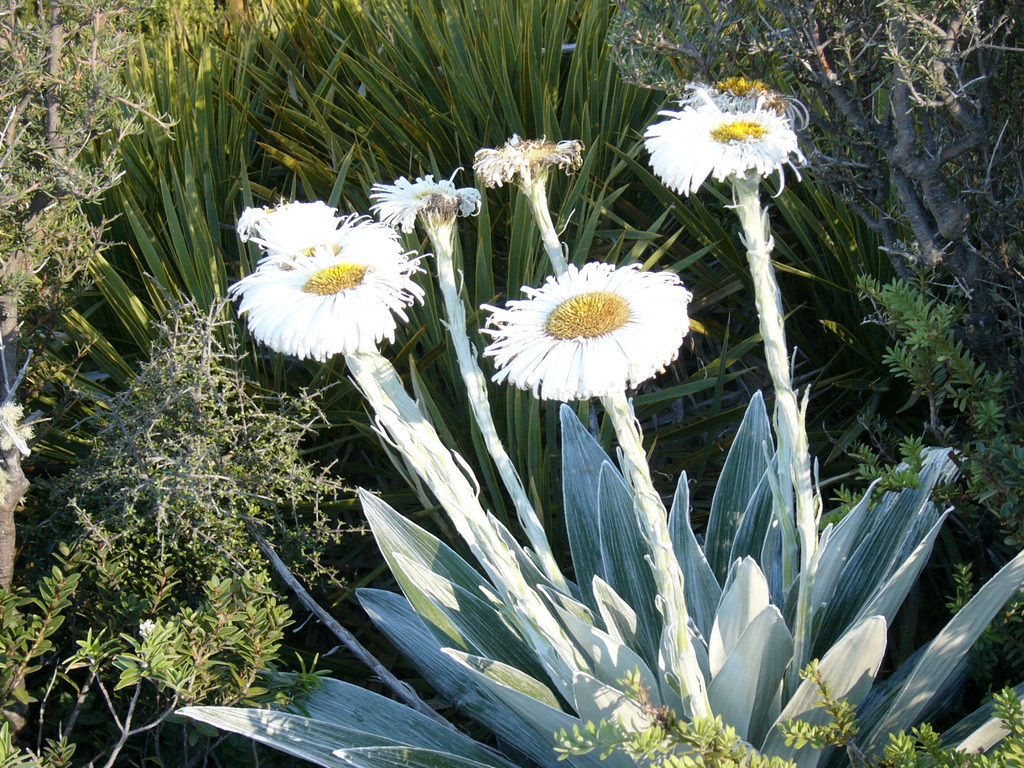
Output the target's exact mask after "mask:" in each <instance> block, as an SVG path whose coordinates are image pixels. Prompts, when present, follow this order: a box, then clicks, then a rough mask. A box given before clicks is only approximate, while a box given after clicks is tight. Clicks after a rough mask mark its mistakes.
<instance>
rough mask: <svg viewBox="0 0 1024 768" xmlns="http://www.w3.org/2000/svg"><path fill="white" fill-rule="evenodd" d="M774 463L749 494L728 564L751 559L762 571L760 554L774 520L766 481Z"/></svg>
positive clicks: (771, 472)
mask: <svg viewBox="0 0 1024 768" xmlns="http://www.w3.org/2000/svg"><path fill="white" fill-rule="evenodd" d="M774 472H775V462H774V461H772V462H771V463H770V464H769V465H768V467H767V468H766V471H765V473H764V474H763V475H762V476H761V481H760V482H759V483H758V484H757V487H755V488H754V490H753V492H752V493H751V494H750V499H749V500H748V501H747V506H746V508H745V509H744V510H743V516H742V518H741V520H740V526H739V528H737V529H736V535H735V537H734V538H733V541H732V552H731V554H730V556H729V562H731V563H734V562H736V561H737V560H739V559H740V558H744V557H752V558H754V559H755V560H757V562H758V565H760V566H761V570H762V571H764V570H765V568H764V563H763V562H762V561H761V559H760V558H761V554H762V551H763V550H764V542H765V537H766V536H767V535H768V530H769V528H770V527H771V524H772V520H774V519H775V512H774V510H773V509H772V490H771V483H770V482H769V480H768V476H769V475H774Z"/></svg>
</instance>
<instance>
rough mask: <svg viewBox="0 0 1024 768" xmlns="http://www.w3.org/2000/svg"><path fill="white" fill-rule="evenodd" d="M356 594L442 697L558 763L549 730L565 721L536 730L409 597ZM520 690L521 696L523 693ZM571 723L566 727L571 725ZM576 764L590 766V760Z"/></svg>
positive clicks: (551, 767)
mask: <svg viewBox="0 0 1024 768" xmlns="http://www.w3.org/2000/svg"><path fill="white" fill-rule="evenodd" d="M358 596H359V602H360V604H361V605H362V606H363V608H364V609H365V610H366V612H367V613H368V614H369V615H370V618H371V619H373V622H374V624H376V625H377V626H378V627H379V628H380V629H381V630H382V631H383V632H384V634H385V635H387V637H388V639H389V640H390V641H391V642H392V643H393V644H394V645H395V647H396V648H398V650H399V652H400V653H401V654H402V655H403V656H404V657H405V658H406V659H408V660H409V661H410V662H411V663H412V664H413V666H415V667H416V669H418V670H419V672H420V674H421V675H423V677H424V678H425V679H426V680H427V682H428V683H430V685H431V686H433V687H434V689H435V690H437V691H438V693H440V694H441V696H442V697H444V698H445V699H447V700H448V701H450V702H452V703H454V704H457V705H458V707H459V709H460V710H461V711H463V712H465V713H466V714H467V715H469V716H470V717H472V718H473V719H474V720H476V721H477V722H478V723H481V724H483V725H484V726H486V727H487V728H489V729H491V731H493V732H494V733H495V734H496V735H497V736H498V737H499V738H501V739H505V740H506V741H508V742H509V743H510V744H515V745H516V749H518V750H520V751H521V752H523V753H524V754H526V755H528V756H529V757H530V758H531V759H533V760H534V761H536V762H537V763H539V764H540V765H543V766H548V768H555V767H556V765H559V764H558V763H557V760H556V757H557V756H556V755H555V752H554V750H553V749H552V747H551V745H552V740H551V734H552V733H553V732H554V731H555V730H557V728H559V727H564V726H554V727H552V728H551V729H549V730H543V731H542V730H538V729H537V728H536V727H534V724H533V723H531V722H530V721H528V720H525V719H523V717H522V716H521V715H520V714H519V710H518V709H517V708H513V707H511V706H510V705H509V704H507V703H506V702H505V700H504V699H502V698H500V697H497V696H494V695H492V693H491V692H490V685H489V684H485V683H483V682H482V681H481V675H480V674H479V673H476V672H474V671H473V670H472V669H470V668H469V667H468V666H467V665H466V664H464V663H462V662H461V661H459V660H456V659H455V658H453V657H452V656H451V655H449V653H445V652H442V650H441V648H440V646H439V645H438V643H437V641H436V640H435V639H434V636H433V635H432V634H431V633H430V632H429V631H428V630H427V629H426V627H425V626H424V625H423V622H422V621H421V620H420V618H419V616H417V615H416V613H415V611H413V609H412V607H411V606H410V605H409V601H408V600H406V599H405V598H404V597H402V596H401V595H398V594H395V593H394V592H385V591H383V590H371V589H361V590H359V591H358ZM519 695H520V696H525V694H521V693H520V694H519ZM566 717H568V716H566ZM570 719H574V718H570ZM577 722H578V721H577ZM571 725H572V724H571V723H570V724H569V726H568V727H570V728H571ZM576 764H577V765H581V766H582V765H586V766H587V768H591V766H590V763H585V764H584V763H576ZM593 768H597V766H596V765H594V766H593Z"/></svg>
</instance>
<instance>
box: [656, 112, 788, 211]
mask: <svg viewBox="0 0 1024 768" xmlns="http://www.w3.org/2000/svg"><path fill="white" fill-rule="evenodd" d="M659 114H661V115H664V116H666V117H668V118H669V119H668V120H665V121H663V122H660V123H655V124H654V125H651V126H649V127H648V128H647V132H646V133H645V134H644V138H645V139H646V141H645V144H646V146H647V151H648V152H650V153H651V167H653V168H654V172H655V173H656V174H658V176H660V177H661V180H662V182H664V184H665V186H667V187H668V188H669V189H672V190H675V191H676V192H678V193H680V194H683V195H689V194H690V193H691V192H696V191H697V190H698V189H700V186H701V185H702V184H703V183H704V182H705V181H706V180H707V178H708V176H713V177H714V178H715V179H717V180H718V181H725V180H726V179H728V178H730V177H733V176H744V175H746V174H747V173H748V172H750V171H756V172H757V173H759V174H760V175H761V176H768V175H770V174H771V173H774V172H776V171H778V173H779V179H780V183H782V182H783V172H782V171H783V166H785V165H789V166H790V167H792V168H793V169H794V170H796V166H797V164H798V163H803V162H804V156H803V153H802V152H801V151H800V147H799V146H798V145H797V138H796V133H795V132H794V131H793V129H792V127H791V126H790V123H789V121H788V120H787V119H786V118H785V117H783V116H782V115H780V114H779V113H778V112H776V111H775V110H773V109H766V108H765V107H764V106H763V105H760V106H757V107H755V108H754V109H752V110H749V111H745V112H726V111H723V110H722V109H721V108H719V107H718V105H716V104H715V103H713V102H709V103H706V104H704V105H703V106H699V107H698V106H693V105H692V104H690V105H687V106H684V107H683V109H682V110H681V111H679V112H672V111H664V112H660V113H659ZM797 173H798V174H799V171H797Z"/></svg>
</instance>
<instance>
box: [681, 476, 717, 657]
mask: <svg viewBox="0 0 1024 768" xmlns="http://www.w3.org/2000/svg"><path fill="white" fill-rule="evenodd" d="M668 529H669V535H670V536H671V537H672V546H673V547H674V548H675V551H676V558H677V559H678V560H679V566H680V567H681V568H682V569H683V578H684V579H685V581H684V582H683V590H684V593H685V595H686V608H687V610H688V611H689V614H690V618H691V619H693V622H694V624H696V625H697V629H698V630H700V633H701V635H703V637H704V639H705V642H706V641H707V638H708V637H710V635H711V625H712V624H713V623H714V621H715V610H716V609H717V608H718V601H719V600H720V599H721V597H722V587H721V586H720V585H719V583H718V579H716V578H715V574H714V572H713V571H712V570H711V566H710V565H708V561H707V558H706V557H704V550H703V549H701V546H700V544H698V543H697V537H696V536H695V535H694V533H693V527H692V525H691V523H690V492H689V487H688V486H687V478H686V473H685V472H683V473H682V474H681V475H680V477H679V483H678V484H677V485H676V494H675V497H674V498H673V499H672V511H671V512H669V516H668Z"/></svg>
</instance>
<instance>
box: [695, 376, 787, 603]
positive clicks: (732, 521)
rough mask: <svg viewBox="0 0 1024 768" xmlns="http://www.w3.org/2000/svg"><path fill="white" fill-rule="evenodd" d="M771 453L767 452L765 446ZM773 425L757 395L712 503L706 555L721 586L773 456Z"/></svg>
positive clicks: (736, 440)
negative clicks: (737, 540)
mask: <svg viewBox="0 0 1024 768" xmlns="http://www.w3.org/2000/svg"><path fill="white" fill-rule="evenodd" d="M766 445H767V446H768V447H769V450H768V451H766V450H765V446H766ZM773 445H774V443H773V441H772V435H771V425H770V423H769V421H768V413H767V411H766V410H765V407H764V398H763V397H762V395H761V393H760V392H757V393H755V394H754V396H753V398H751V400H750V405H749V406H747V412H746V414H745V415H744V417H743V421H742V422H740V426H739V429H738V430H737V432H736V437H735V438H734V439H733V443H732V447H731V448H730V449H729V455H728V457H727V458H726V460H725V466H724V467H723V469H722V474H721V476H720V477H719V480H718V485H717V486H716V487H715V495H714V497H713V499H712V500H711V514H710V517H709V518H708V531H707V536H706V542H705V547H704V551H705V554H706V555H707V559H708V564H709V565H710V566H711V570H712V572H713V573H714V574H715V577H716V578H717V579H718V582H719V583H720V584H721V583H723V582H724V581H725V576H726V572H727V571H728V569H729V564H730V560H729V557H730V554H731V553H732V545H733V539H734V538H735V536H736V531H737V530H738V529H739V527H740V523H741V522H742V517H743V512H744V511H745V510H746V508H747V505H748V504H749V503H750V498H751V497H752V496H753V495H754V491H755V490H756V489H757V486H758V483H760V482H761V477H762V476H763V475H764V473H765V471H766V470H767V469H768V460H767V459H766V458H765V456H766V453H767V454H768V455H771V454H772V453H774V448H773V447H772V446H773Z"/></svg>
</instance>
